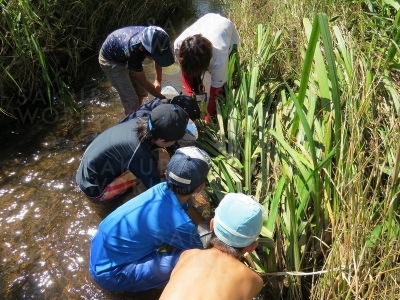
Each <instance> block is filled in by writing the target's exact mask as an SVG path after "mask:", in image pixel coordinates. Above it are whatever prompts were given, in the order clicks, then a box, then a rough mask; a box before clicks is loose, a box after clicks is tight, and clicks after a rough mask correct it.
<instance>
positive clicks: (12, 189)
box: [0, 1, 220, 300]
mask: <svg viewBox="0 0 400 300" xmlns="http://www.w3.org/2000/svg"><path fill="white" fill-rule="evenodd" d="M190 9H191V10H188V11H182V12H180V13H181V14H182V13H183V14H184V15H185V17H181V16H179V15H174V16H172V18H171V19H173V20H174V22H175V23H174V24H178V25H172V26H173V27H172V28H170V31H169V32H170V35H171V40H173V38H174V35H177V34H179V33H180V32H181V31H182V30H183V29H184V28H185V26H187V23H190V22H191V21H193V20H194V19H195V16H201V15H203V14H204V13H206V12H209V11H219V9H220V7H218V6H217V5H216V4H215V3H213V2H212V1H196V3H195V4H194V6H193V7H192V8H190ZM167 30H168V28H167ZM88 65H89V66H88V69H89V70H90V71H89V74H88V76H86V79H85V80H86V82H87V83H86V84H82V86H85V90H82V92H78V93H77V95H76V101H77V102H78V109H77V112H70V111H66V110H64V109H63V108H60V107H58V106H56V107H54V108H53V110H52V111H51V112H50V111H49V110H44V111H40V112H39V113H37V115H36V117H35V118H33V119H30V117H27V116H28V114H29V115H34V111H23V112H22V115H24V116H26V117H25V121H24V122H23V123H24V124H20V125H18V126H11V127H12V128H11V129H9V130H7V132H6V133H3V134H2V135H1V136H0V145H1V146H0V147H1V154H2V155H1V157H0V201H1V203H2V205H1V208H0V228H1V239H0V259H1V269H0V276H1V277H0V295H1V296H0V298H1V299H127V298H129V299H150V300H151V299H158V296H159V295H160V293H161V290H152V291H148V292H143V293H137V294H133V293H122V294H118V293H108V292H106V291H104V290H102V289H100V288H99V287H98V286H97V285H95V284H94V282H93V281H92V279H91V277H90V276H89V274H88V255H89V245H90V240H91V238H92V236H93V235H94V233H95V232H96V228H97V226H98V224H99V223H100V222H101V220H102V219H103V218H104V217H105V216H106V215H107V214H108V213H110V212H111V211H112V210H113V209H115V208H116V206H115V205H114V206H102V205H98V204H93V203H91V202H89V201H88V200H87V199H86V198H85V197H84V196H83V194H82V193H81V192H80V191H79V189H77V188H76V184H75V174H76V170H77V168H78V165H79V162H80V158H81V156H82V154H83V152H84V150H85V149H86V147H87V146H88V145H89V143H90V142H91V141H92V140H93V139H94V138H95V137H96V136H97V135H98V134H99V133H101V132H102V131H104V130H105V129H107V128H109V127H110V126H112V125H114V124H116V123H118V122H119V121H120V120H121V119H122V118H123V117H124V115H123V110H122V105H121V103H120V100H119V98H118V95H117V94H116V92H115V90H114V89H113V88H112V87H111V86H110V83H109V82H108V81H107V80H106V79H105V78H104V74H103V73H102V71H101V69H100V68H99V66H98V63H97V61H96V59H95V58H94V59H93V60H91V61H90V62H89V63H88ZM145 68H146V73H147V74H152V75H150V76H149V77H150V80H153V78H154V73H153V71H152V69H153V67H152V62H150V61H145ZM206 83H209V78H206ZM163 84H172V85H174V86H175V87H177V88H178V90H181V83H180V70H179V66H178V65H172V66H171V67H168V68H165V69H164V70H163ZM89 86H90V87H91V88H89V89H88V88H87V87H89ZM151 99H152V97H149V98H148V99H147V100H151ZM27 113H28V114H27Z"/></svg>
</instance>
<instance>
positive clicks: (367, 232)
mask: <svg viewBox="0 0 400 300" xmlns="http://www.w3.org/2000/svg"><path fill="white" fill-rule="evenodd" d="M311 2H312V1H311ZM366 3H367V4H370V5H369V6H368V5H367V6H366V7H365V6H363V5H362V9H361V10H359V11H358V13H355V11H354V10H353V9H354V8H356V7H357V8H359V7H358V6H357V4H359V5H360V4H362V3H361V2H360V3H358V2H357V1H351V2H349V3H338V6H337V7H336V11H335V7H333V6H332V4H330V5H329V4H328V3H325V2H324V1H322V2H321V1H318V4H316V7H317V8H318V7H321V8H324V7H325V6H326V7H325V8H326V10H327V11H329V12H331V13H333V17H332V16H331V18H330V20H329V19H328V17H327V15H326V14H320V13H318V14H315V16H313V17H312V18H307V17H305V15H307V14H306V13H304V14H303V15H300V16H299V15H297V14H295V12H294V10H296V9H299V7H301V9H299V11H301V12H309V11H307V8H308V5H310V7H311V5H312V3H307V4H305V3H300V2H298V1H294V2H291V3H290V5H289V2H287V1H279V4H278V3H276V6H277V7H278V6H281V5H287V6H291V8H293V9H292V10H291V11H290V13H289V14H288V15H290V17H291V18H294V19H296V18H298V19H299V20H300V21H301V25H302V26H299V24H297V28H294V27H293V26H291V27H290V33H291V34H293V33H294V32H295V38H296V41H297V42H296V44H293V43H290V42H288V40H287V38H288V31H287V28H286V27H285V26H284V25H283V26H277V23H272V24H271V25H270V26H268V27H265V26H262V25H259V26H258V27H257V28H258V29H257V32H256V34H253V35H250V34H248V35H242V34H241V36H245V37H246V38H245V41H244V45H243V44H241V46H240V47H239V53H240V55H241V56H242V58H244V59H242V62H241V63H240V64H239V63H238V62H237V61H236V59H237V57H236V56H235V57H233V59H232V60H231V67H232V69H231V72H230V79H229V83H228V87H229V88H228V94H227V97H226V99H221V101H220V106H218V115H217V124H215V125H210V124H207V126H205V127H204V128H201V136H200V140H199V145H200V146H201V147H203V148H204V149H206V150H208V151H209V152H210V153H211V154H212V155H213V156H214V158H213V169H212V171H211V172H210V175H209V177H208V180H209V183H210V189H211V194H213V195H214V197H215V198H214V201H216V205H217V203H218V200H219V199H221V197H222V195H223V194H224V193H226V192H228V191H229V192H232V191H242V192H245V193H248V194H251V195H255V196H256V198H258V199H259V200H260V202H261V203H263V205H264V206H265V207H266V209H267V211H268V213H269V215H268V218H267V219H266V220H265V222H264V228H263V231H262V235H263V236H264V238H262V239H260V249H261V251H259V252H256V253H253V254H252V257H253V261H254V267H255V268H256V269H257V270H258V272H260V274H262V276H263V278H265V281H266V283H267V289H266V292H267V293H268V296H269V297H271V298H275V299H281V298H283V299H304V298H310V299H321V298H326V299H333V298H337V299H342V298H346V299H347V298H351V299H353V298H354V299H355V298H363V299H365V298H368V299H377V298H380V299H394V298H396V297H397V296H396V295H398V291H399V290H400V285H399V278H398V274H399V272H398V269H399V267H400V266H399V263H398V257H399V255H400V247H399V244H398V239H399V237H400V233H399V229H398V228H399V219H398V207H399V194H398V191H399V190H400V186H399V184H400V181H399V166H400V146H399V136H398V134H399V129H400V123H399V122H398V121H397V119H398V115H399V95H398V91H399V90H400V89H399V81H398V73H397V71H398V66H399V64H398V62H399V33H398V32H399V28H400V27H399V24H398V22H399V16H400V13H399V7H397V5H396V3H395V2H392V1H384V2H382V3H384V4H382V3H381V2H378V1H368V2H366ZM252 5H253V6H255V7H256V8H258V9H259V7H258V6H262V4H261V3H249V2H247V1H241V2H240V3H239V4H238V6H236V7H235V9H237V10H233V12H231V13H232V14H237V15H240V14H241V13H240V11H242V12H243V10H240V9H238V7H243V8H245V9H246V11H247V13H246V16H248V17H246V18H242V19H241V20H240V21H238V19H236V21H238V23H239V24H238V28H239V33H241V31H240V28H242V27H241V26H242V24H240V22H243V23H244V24H246V26H248V25H249V23H251V22H255V21H260V19H258V20H250V21H249V18H252V17H251V16H252V14H251V13H249V11H250V12H251V11H252V9H251V8H250V9H249V6H252ZM345 5H347V8H348V9H349V11H348V12H346V14H345V17H343V18H340V17H337V16H338V12H339V11H342V10H343V12H345V10H344V9H343V6H345ZM350 8H352V9H350ZM269 9H270V10H271V11H272V16H271V15H269V16H268V17H266V19H268V18H270V19H272V20H275V19H274V18H277V16H274V15H273V11H274V9H276V7H274V6H273V5H271V3H270V4H269ZM314 9H316V8H314V7H313V8H312V9H311V8H310V11H311V10H314ZM371 9H373V10H371ZM335 13H336V15H335ZM256 14H257V12H256ZM279 17H280V18H281V19H280V21H279V22H281V23H283V24H287V23H289V21H288V19H285V17H288V16H286V15H285V14H282V13H281V14H279ZM233 19H234V18H233ZM310 19H311V20H313V23H311V21H310ZM253 24H254V23H253ZM268 24H270V22H268ZM253 28H254V26H253ZM272 28H279V29H280V30H272ZM247 32H248V29H247ZM366 38H367V40H368V42H367V43H366V42H365V39H366ZM251 42H253V44H251ZM250 45H251V46H250ZM254 45H255V46H254ZM288 45H291V47H288ZM241 47H243V48H241ZM249 49H251V51H250V50H249ZM247 53H256V55H254V56H255V57H254V58H251V57H250V56H246V54H247ZM293 63H297V64H298V66H294V65H290V64H293ZM234 65H235V66H236V67H237V66H239V67H238V68H237V69H236V71H235V72H233V66H234ZM237 84H239V85H237Z"/></svg>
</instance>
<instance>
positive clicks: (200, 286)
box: [160, 193, 264, 300]
mask: <svg viewBox="0 0 400 300" xmlns="http://www.w3.org/2000/svg"><path fill="white" fill-rule="evenodd" d="M263 219H264V208H263V207H262V206H261V205H260V204H259V203H257V202H256V201H254V200H253V199H252V198H251V197H249V196H246V195H244V194H240V193H229V194H227V195H226V196H225V197H224V198H223V199H222V200H221V202H220V203H219V205H218V207H217V209H216V210H215V217H214V218H213V219H212V220H211V222H210V229H211V230H212V231H213V233H212V236H211V241H210V243H211V244H212V245H213V248H211V249H207V250H187V251H185V252H183V253H182V255H181V257H180V259H179V261H178V263H177V265H176V266H175V268H174V270H173V271H172V273H171V278H170V280H169V282H168V284H167V286H166V287H165V289H164V291H163V293H162V295H161V298H160V299H161V300H177V299H190V300H197V299H207V300H213V299H218V300H236V299H237V300H244V299H250V300H251V299H253V298H254V297H256V296H257V295H258V294H259V293H260V292H261V289H262V286H263V281H262V278H261V277H260V276H259V275H258V274H257V273H255V272H254V271H252V270H251V269H249V268H248V267H247V266H246V265H244V264H243V263H241V262H240V260H239V259H240V258H241V256H242V255H243V254H244V253H246V252H249V253H250V252H252V251H254V250H255V249H256V248H257V246H258V242H257V241H256V239H257V237H258V236H259V234H260V231H261V227H262V224H263Z"/></svg>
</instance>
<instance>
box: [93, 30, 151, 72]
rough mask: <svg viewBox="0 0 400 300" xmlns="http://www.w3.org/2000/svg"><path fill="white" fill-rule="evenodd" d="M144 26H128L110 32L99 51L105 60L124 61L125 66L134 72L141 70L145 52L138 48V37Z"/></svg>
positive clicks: (139, 43)
mask: <svg viewBox="0 0 400 300" xmlns="http://www.w3.org/2000/svg"><path fill="white" fill-rule="evenodd" d="M145 28H146V27H145V26H128V27H124V28H120V29H117V30H115V31H113V32H111V33H110V34H109V35H108V36H107V38H106V40H105V41H104V43H103V45H102V46H101V49H100V51H101V53H102V54H103V56H104V57H105V58H106V59H107V60H113V61H116V62H120V63H126V64H127V68H128V69H131V70H134V71H136V72H141V71H143V65H142V63H143V61H144V60H145V58H146V54H145V52H143V51H141V50H140V49H139V46H140V45H141V42H140V37H141V36H142V32H143V30H144V29H145Z"/></svg>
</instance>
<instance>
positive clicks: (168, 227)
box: [89, 147, 211, 299]
mask: <svg viewBox="0 0 400 300" xmlns="http://www.w3.org/2000/svg"><path fill="white" fill-rule="evenodd" d="M210 166H211V164H210V158H209V156H208V154H207V153H206V152H205V151H203V150H201V149H199V148H197V147H183V148H179V149H178V150H177V151H176V152H175V154H174V155H173V156H172V157H171V160H170V162H169V164H168V166H167V171H166V182H163V183H160V184H157V185H155V186H153V187H152V188H150V189H148V190H147V191H145V192H144V193H142V194H140V195H138V196H137V197H135V198H133V199H131V200H130V201H128V202H126V203H125V204H123V205H121V206H120V207H119V208H117V209H116V210H115V211H113V212H112V213H111V214H109V215H108V216H107V217H106V218H105V219H104V220H103V221H102V222H101V223H100V225H99V227H98V229H97V232H96V234H95V236H94V237H93V239H92V242H91V247H90V258H89V273H90V274H91V276H92V278H93V280H94V281H95V282H96V283H97V284H98V285H99V286H100V287H102V288H103V289H105V290H108V291H111V292H123V291H130V292H139V291H144V290H149V289H153V288H161V287H163V286H165V284H166V283H167V282H168V280H169V277H170V274H171V271H172V269H173V267H174V266H175V264H176V262H177V261H178V259H179V256H180V255H181V253H182V251H184V250H186V249H192V248H199V249H202V248H203V243H202V241H201V238H200V236H199V234H198V229H197V227H196V225H199V224H201V223H202V222H203V221H204V219H203V218H202V216H201V215H200V214H199V213H198V212H197V211H196V210H195V209H194V207H191V206H190V205H189V204H188V201H189V199H190V198H191V197H192V195H193V194H194V193H199V192H200V191H201V190H202V189H203V187H204V184H205V179H206V176H207V174H208V171H209V169H210ZM166 246H168V247H166ZM166 248H168V250H166ZM187 299H190V297H189V298H187Z"/></svg>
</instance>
